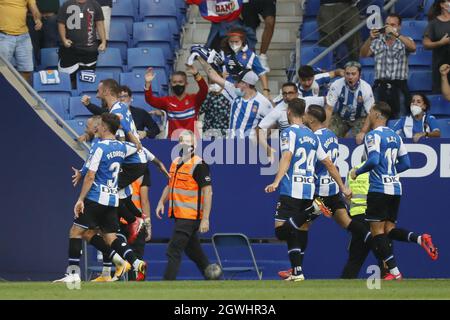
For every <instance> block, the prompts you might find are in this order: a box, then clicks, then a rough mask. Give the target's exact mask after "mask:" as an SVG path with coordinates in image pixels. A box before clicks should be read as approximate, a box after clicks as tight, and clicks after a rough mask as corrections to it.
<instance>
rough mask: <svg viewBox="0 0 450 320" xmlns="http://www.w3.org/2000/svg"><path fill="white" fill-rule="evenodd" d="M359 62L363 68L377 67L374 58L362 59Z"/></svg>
mask: <svg viewBox="0 0 450 320" xmlns="http://www.w3.org/2000/svg"><path fill="white" fill-rule="evenodd" d="M359 62H360V63H361V66H362V67H373V66H374V65H375V60H374V58H373V57H367V58H360V59H359Z"/></svg>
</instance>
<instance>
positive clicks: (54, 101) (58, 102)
mask: <svg viewBox="0 0 450 320" xmlns="http://www.w3.org/2000/svg"><path fill="white" fill-rule="evenodd" d="M43 99H44V101H45V102H47V104H48V105H49V106H50V107H51V108H52V109H53V110H54V111H55V112H56V113H57V114H58V115H59V116H60V117H61V118H62V119H63V120H69V119H70V118H69V100H68V99H67V98H65V97H61V96H50V97H46V98H43Z"/></svg>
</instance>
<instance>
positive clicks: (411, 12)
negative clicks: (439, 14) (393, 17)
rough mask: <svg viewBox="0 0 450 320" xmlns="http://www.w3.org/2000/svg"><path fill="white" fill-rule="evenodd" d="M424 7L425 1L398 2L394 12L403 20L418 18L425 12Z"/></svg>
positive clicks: (403, 0)
mask: <svg viewBox="0 0 450 320" xmlns="http://www.w3.org/2000/svg"><path fill="white" fill-rule="evenodd" d="M422 5H423V0H397V2H396V3H395V5H394V10H395V13H398V14H399V15H400V16H402V17H403V18H416V17H418V16H419V15H420V13H421V12H422V11H423V6H422Z"/></svg>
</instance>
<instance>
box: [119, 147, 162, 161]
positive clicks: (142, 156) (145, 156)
mask: <svg viewBox="0 0 450 320" xmlns="http://www.w3.org/2000/svg"><path fill="white" fill-rule="evenodd" d="M125 144H127V145H130V146H131V147H135V145H134V144H133V143H130V142H126V143H125ZM154 159H155V155H154V154H153V153H151V152H150V151H148V149H147V148H145V147H142V150H140V151H138V152H136V153H133V154H132V155H130V156H128V157H126V158H125V160H124V161H123V163H124V164H139V163H147V162H150V161H153V160H154Z"/></svg>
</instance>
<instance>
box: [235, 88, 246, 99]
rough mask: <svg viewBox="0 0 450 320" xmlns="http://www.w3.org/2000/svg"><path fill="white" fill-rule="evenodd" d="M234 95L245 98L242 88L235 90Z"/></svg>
mask: <svg viewBox="0 0 450 320" xmlns="http://www.w3.org/2000/svg"><path fill="white" fill-rule="evenodd" d="M234 93H235V94H236V96H238V97H243V96H244V94H245V93H244V91H242V89H241V88H234Z"/></svg>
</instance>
